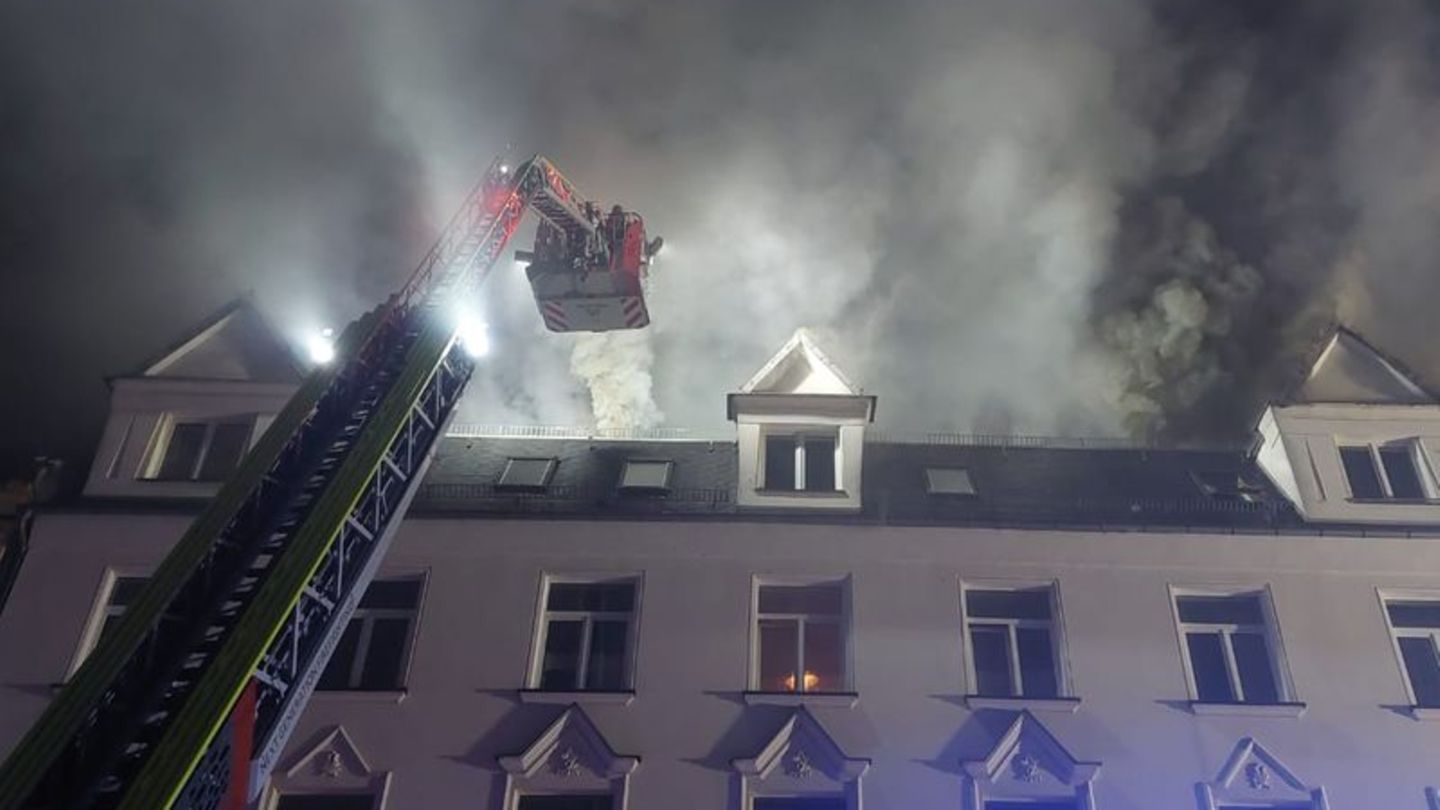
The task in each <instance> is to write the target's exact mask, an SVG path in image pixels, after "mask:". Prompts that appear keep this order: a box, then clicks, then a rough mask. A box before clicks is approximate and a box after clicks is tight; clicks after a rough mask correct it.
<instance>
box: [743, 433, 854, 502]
mask: <svg viewBox="0 0 1440 810" xmlns="http://www.w3.org/2000/svg"><path fill="white" fill-rule="evenodd" d="M771 439H789V440H790V443H791V446H792V448H793V450H794V453H795V460H794V464H795V487H794V488H793V489H777V488H775V487H772V486H770V482H769V481H768V480H767V478H768V476H767V475H766V472H767V470H768V469H769V453H770V440H771ZM806 439H828V440H830V441H831V442H832V443H833V444H834V446H835V455H834V458H833V459H832V460H833V461H834V464H835V468H834V481H835V488H834V489H806V488H805V440H806ZM843 466H844V465H843V463H842V460H841V456H840V428H839V427H838V426H831V427H826V426H822V425H806V426H800V425H797V426H795V427H767V428H766V429H765V430H764V431H763V432H762V433H761V435H760V470H759V473H760V475H759V478H760V489H761V491H762V492H767V493H792V492H794V493H804V492H816V493H829V492H837V493H843V492H844V491H845V490H844V480H843V476H842V473H843Z"/></svg>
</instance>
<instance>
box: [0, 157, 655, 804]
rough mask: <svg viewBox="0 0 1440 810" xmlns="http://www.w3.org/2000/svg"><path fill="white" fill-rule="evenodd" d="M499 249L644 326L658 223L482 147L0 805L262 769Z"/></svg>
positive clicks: (232, 794) (427, 430)
mask: <svg viewBox="0 0 1440 810" xmlns="http://www.w3.org/2000/svg"><path fill="white" fill-rule="evenodd" d="M528 210H533V211H535V212H536V213H537V214H538V215H539V217H540V220H541V221H540V223H539V225H538V227H537V230H536V239H535V245H534V249H533V250H531V251H528V252H523V253H517V256H518V257H520V258H521V259H526V260H528V261H529V265H528V267H527V269H526V274H527V277H528V280H529V282H530V284H531V286H532V287H533V288H534V291H535V295H536V303H537V306H538V307H539V309H540V313H541V315H542V318H543V319H544V321H545V324H546V326H547V327H548V328H550V329H551V330H554V331H582V330H583V331H610V330H613V329H632V328H639V327H643V326H645V325H646V324H648V323H649V314H648V311H647V310H646V308H645V302H644V294H643V280H644V276H645V273H646V270H647V267H648V265H649V262H650V259H651V257H652V256H653V255H654V254H655V252H656V251H658V250H659V247H660V240H659V239H658V238H657V239H655V240H653V241H647V240H646V236H645V228H644V222H643V220H641V218H640V217H639V216H638V215H636V214H634V213H630V212H626V211H623V210H621V209H620V208H619V207H618V206H616V207H614V208H612V209H611V210H610V211H609V212H602V210H601V209H600V208H599V207H598V206H596V205H595V204H594V203H592V202H590V201H588V200H586V199H584V198H583V197H581V196H580V195H579V194H578V193H577V192H576V191H575V189H574V187H573V186H572V185H571V184H570V182H569V181H568V180H566V179H565V177H564V176H563V175H561V174H560V172H559V171H558V170H556V168H555V167H554V165H552V164H551V163H550V161H548V160H546V159H545V158H543V157H540V156H538V155H537V156H535V157H532V158H530V159H529V160H526V161H524V162H523V163H521V164H520V165H518V166H515V167H513V168H512V167H511V166H509V165H508V164H506V163H505V162H503V161H502V160H499V159H497V160H496V161H495V162H494V163H492V164H491V166H490V168H489V169H488V170H487V172H486V173H485V176H484V178H483V179H482V180H481V181H480V183H479V184H478V185H477V186H476V187H475V188H474V190H472V191H471V192H470V194H469V195H468V196H467V197H466V199H465V202H464V204H463V205H462V207H461V209H460V211H459V212H458V213H457V214H456V215H455V217H454V218H453V219H452V220H451V221H450V223H449V224H448V225H447V226H446V227H445V229H444V230H443V231H442V233H441V234H440V237H439V239H438V240H437V242H436V243H435V245H434V246H433V247H432V248H431V249H430V251H429V252H428V253H427V254H426V255H425V257H424V259H423V260H422V261H421V263H420V265H419V266H418V268H417V269H416V270H415V272H414V274H413V275H412V276H411V277H410V279H409V281H408V282H407V283H406V284H405V285H404V287H403V288H402V289H401V290H400V291H399V292H398V293H396V294H394V295H392V296H391V297H390V299H389V300H388V301H386V302H385V303H384V304H383V305H381V306H379V307H377V308H376V309H374V310H372V311H370V312H368V313H366V314H365V315H363V316H361V317H360V318H358V319H357V320H355V321H354V322H353V323H351V324H350V325H349V326H348V327H347V328H346V329H345V330H344V331H343V332H342V333H341V335H340V336H339V338H338V345H337V354H336V360H335V361H334V362H332V363H330V364H329V365H326V366H322V367H320V368H318V369H317V370H315V371H314V372H313V373H312V374H311V375H310V376H309V378H308V379H307V380H306V381H305V382H304V383H303V384H302V385H301V387H300V389H299V390H298V391H297V392H296V393H295V395H294V396H293V397H292V398H291V400H290V401H289V403H288V404H287V405H286V406H285V408H284V409H283V410H282V411H281V412H280V414H279V415H278V416H277V417H276V418H275V420H274V422H273V423H272V424H271V426H270V427H269V429H268V430H266V431H265V433H264V434H263V436H262V437H261V438H260V439H259V441H257V442H256V444H255V446H254V447H253V448H252V449H251V450H250V452H249V454H248V455H246V457H245V458H244V460H243V461H242V462H241V464H240V466H239V467H238V469H237V470H236V472H235V473H234V475H233V476H232V477H231V479H230V480H229V481H228V482H227V483H226V484H225V485H224V486H223V487H222V488H221V489H220V491H219V493H218V494H217V495H216V496H215V498H214V499H213V500H211V501H210V502H209V504H208V505H207V506H206V508H205V510H204V511H203V513H202V514H201V515H200V516H199V517H198V518H197V519H196V520H195V522H194V523H193V524H192V525H191V526H190V527H189V529H188V530H187V531H186V532H185V534H184V535H183V536H182V538H181V539H180V541H179V542H178V544H177V545H176V546H175V547H174V549H173V550H172V551H171V553H170V554H169V555H168V556H167V557H166V558H165V560H164V561H163V562H162V563H161V564H160V566H159V568H158V569H157V570H156V571H155V573H154V575H153V576H152V577H151V578H150V580H149V583H148V584H147V585H146V587H145V589H144V591H143V592H142V593H141V594H140V595H139V596H138V598H137V599H136V601H135V602H134V603H132V604H131V606H130V607H129V608H128V609H127V610H126V611H125V613H124V615H123V616H122V617H121V619H120V621H119V623H118V625H117V626H116V628H115V630H114V631H113V632H112V633H108V634H107V635H106V636H105V637H103V638H102V639H101V640H100V642H99V644H98V646H97V647H96V649H95V650H94V651H93V652H92V653H91V654H90V655H89V656H88V657H87V658H86V660H85V663H84V664H83V666H81V667H80V669H79V670H78V671H77V672H76V673H75V675H74V676H73V677H72V678H71V679H70V681H69V682H68V683H67V684H66V685H65V686H64V688H63V689H62V690H61V691H60V693H59V694H58V695H57V696H56V698H55V700H54V701H53V702H52V703H51V704H50V705H49V706H48V707H47V708H46V710H45V712H44V713H43V714H42V715H41V717H40V718H39V720H38V721H37V722H36V723H35V725H34V726H33V727H32V728H31V729H30V731H29V732H28V733H27V734H26V735H25V737H24V738H23V739H22V740H21V741H20V743H19V745H18V746H17V747H16V748H15V750H14V751H12V752H11V754H10V756H9V758H8V759H6V761H5V763H4V765H3V766H0V810H12V809H15V808H27V809H28V808H47V809H48V808H56V809H59V808H64V809H65V810H70V808H123V810H165V809H166V808H184V810H239V808H242V807H244V806H246V805H247V804H250V803H251V802H253V801H254V800H255V799H256V797H257V796H258V794H259V791H260V790H261V789H262V788H263V787H264V785H265V784H266V781H267V779H268V776H269V774H270V772H271V770H272V769H273V768H274V766H275V763H276V760H277V758H278V757H279V756H280V754H281V751H282V750H283V749H284V747H285V743H286V740H287V739H288V738H289V736H290V733H291V731H292V730H293V729H294V727H295V724H296V722H297V721H298V720H299V717H300V714H301V712H302V711H303V710H304V708H305V705H306V703H307V701H308V700H309V698H310V695H311V693H312V692H313V691H314V689H315V685H316V683H317V681H318V680H319V678H320V675H321V673H322V672H323V670H324V668H325V665H326V663H327V662H328V660H329V658H330V654H331V653H332V652H333V650H334V649H335V646H336V644H337V643H338V641H339V639H340V636H341V635H342V634H343V632H344V630H345V626H346V624H347V623H348V622H349V620H350V616H351V614H352V613H353V612H354V610H355V606H356V604H357V603H358V602H359V600H360V597H361V595H362V594H363V593H364V591H365V588H366V586H367V585H368V584H369V582H370V580H371V579H372V578H373V576H374V574H375V571H376V568H377V567H378V565H379V564H380V560H381V558H382V557H383V556H384V554H385V550H386V548H387V547H388V546H389V544H390V542H391V540H392V538H393V537H394V534H395V531H396V528H397V527H398V526H399V524H400V521H401V519H402V518H403V517H404V515H405V511H406V509H407V507H408V506H409V504H410V501H411V499H412V498H413V497H414V496H415V493H416V491H417V489H418V488H419V485H420V481H421V479H422V478H423V476H424V473H425V470H426V467H427V465H428V463H429V461H430V459H431V457H432V455H433V453H434V451H435V447H436V445H437V444H438V442H439V439H440V437H441V436H442V435H443V434H444V431H445V427H446V424H447V421H448V420H449V418H450V416H451V414H452V413H453V412H454V408H455V405H456V402H457V401H458V400H459V399H460V395H461V393H462V392H463V391H464V390H465V386H466V383H467V382H468V381H469V379H470V376H471V373H472V372H473V370H474V367H475V359H474V358H473V357H471V356H470V354H469V353H468V352H467V351H466V347H465V346H464V345H463V341H462V340H461V336H460V335H458V334H457V324H456V322H455V318H454V316H453V312H454V307H455V304H456V303H457V302H460V301H463V300H465V299H467V298H468V297H471V296H473V295H475V293H476V291H477V289H478V287H479V285H480V284H481V283H482V282H483V280H484V279H485V277H486V275H487V274H488V273H489V271H490V269H491V268H492V267H493V266H494V265H495V263H496V261H497V259H499V257H500V255H501V253H503V252H504V250H505V248H506V245H507V244H508V242H509V241H510V238H511V236H512V235H513V234H514V233H515V230H516V228H517V227H518V226H519V224H520V222H521V219H522V218H523V216H524V214H525V213H526V211H528Z"/></svg>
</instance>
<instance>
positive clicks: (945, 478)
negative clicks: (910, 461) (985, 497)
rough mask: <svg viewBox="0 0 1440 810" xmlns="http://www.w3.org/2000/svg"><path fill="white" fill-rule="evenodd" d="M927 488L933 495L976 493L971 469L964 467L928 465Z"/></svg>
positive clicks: (926, 471)
mask: <svg viewBox="0 0 1440 810" xmlns="http://www.w3.org/2000/svg"><path fill="white" fill-rule="evenodd" d="M925 488H926V490H927V491H928V492H929V493H930V494H931V495H974V494H975V484H974V483H973V482H971V480H970V471H969V470H966V469H964V468H963V467H926V468H925Z"/></svg>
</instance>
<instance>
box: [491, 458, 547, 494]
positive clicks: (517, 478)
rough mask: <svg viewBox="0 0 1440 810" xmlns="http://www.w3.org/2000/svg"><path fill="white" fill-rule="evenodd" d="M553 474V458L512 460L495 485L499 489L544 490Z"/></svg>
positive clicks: (506, 465) (507, 463)
mask: <svg viewBox="0 0 1440 810" xmlns="http://www.w3.org/2000/svg"><path fill="white" fill-rule="evenodd" d="M554 473H555V459H553V458H512V459H510V460H509V461H508V462H506V464H505V471H504V472H503V473H501V474H500V481H499V483H498V484H496V486H497V487H499V488H501V489H530V490H536V489H544V488H545V486H546V485H547V484H549V483H550V476H551V475H554Z"/></svg>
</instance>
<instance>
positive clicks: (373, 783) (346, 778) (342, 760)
mask: <svg viewBox="0 0 1440 810" xmlns="http://www.w3.org/2000/svg"><path fill="white" fill-rule="evenodd" d="M389 777H390V775H389V774H388V773H382V772H379V771H376V770H375V769H373V768H372V767H371V766H370V763H369V762H368V761H366V759H365V755H364V754H362V753H360V747H359V746H358V745H356V744H355V740H354V739H353V738H351V736H350V733H349V732H348V731H346V730H345V727H344V726H335V727H333V728H331V729H330V730H329V731H322V732H320V733H319V734H318V735H317V736H316V737H314V738H313V742H311V743H310V744H309V745H307V746H305V747H304V748H301V749H300V750H299V751H297V752H295V753H294V754H292V755H291V756H290V758H289V760H288V763H287V764H286V765H285V766H284V768H283V769H282V770H280V771H278V772H276V773H275V774H274V775H273V776H271V779H270V782H271V788H272V789H273V790H276V791H279V792H281V793H332V792H333V793H354V792H358V791H368V792H371V793H374V794H376V795H378V796H383V795H384V792H385V791H386V789H387V788H388V786H389ZM376 806H377V807H378V806H381V805H379V804H377V805H376Z"/></svg>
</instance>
